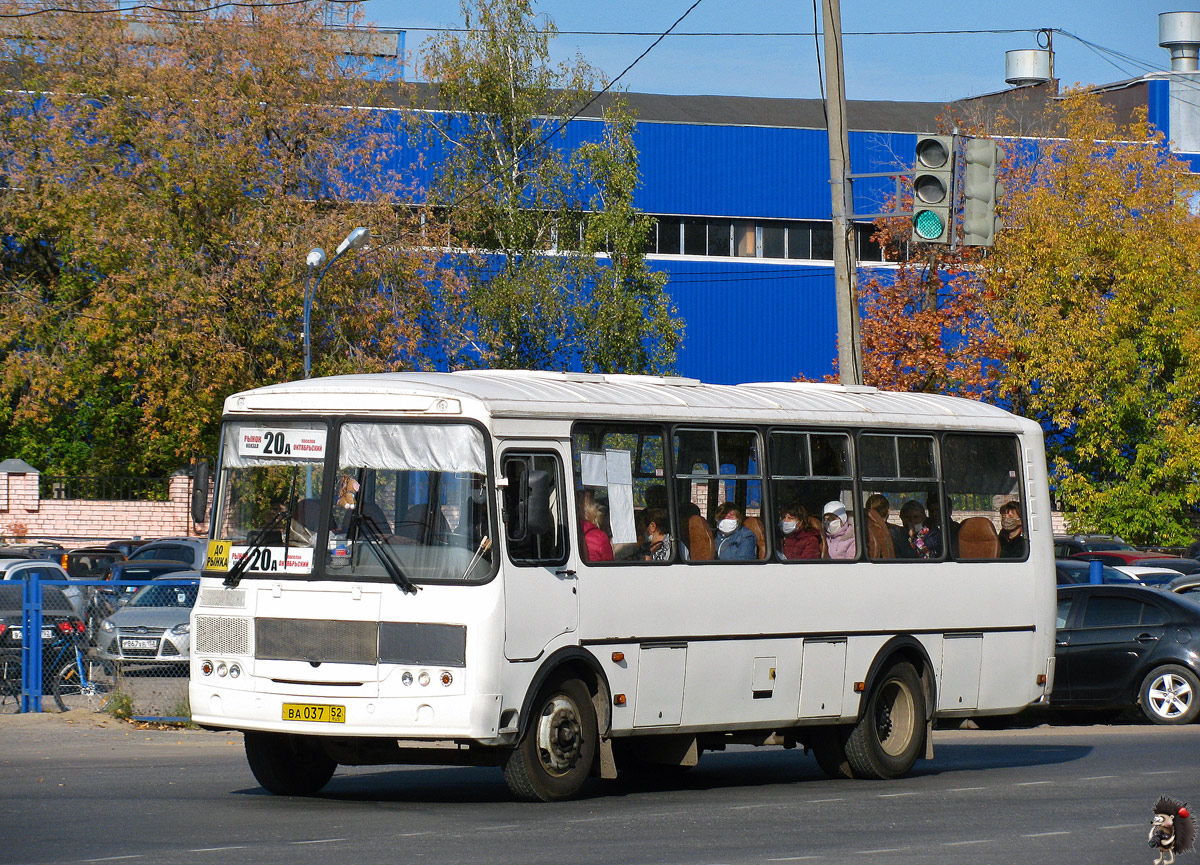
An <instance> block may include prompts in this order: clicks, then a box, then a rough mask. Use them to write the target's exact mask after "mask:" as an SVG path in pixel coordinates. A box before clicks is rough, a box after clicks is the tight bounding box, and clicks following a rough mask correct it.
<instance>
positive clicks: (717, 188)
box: [563, 13, 1200, 383]
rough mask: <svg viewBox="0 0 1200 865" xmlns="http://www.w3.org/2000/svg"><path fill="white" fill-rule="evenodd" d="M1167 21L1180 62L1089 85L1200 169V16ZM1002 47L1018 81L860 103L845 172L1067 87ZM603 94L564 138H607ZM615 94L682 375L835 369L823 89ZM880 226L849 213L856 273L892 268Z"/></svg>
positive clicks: (870, 201)
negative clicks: (634, 157)
mask: <svg viewBox="0 0 1200 865" xmlns="http://www.w3.org/2000/svg"><path fill="white" fill-rule="evenodd" d="M1171 16H1175V17H1171ZM1179 16H1182V17H1179ZM1164 19H1170V20H1169V21H1168V22H1167V23H1168V24H1170V25H1171V26H1175V25H1176V24H1182V25H1183V28H1184V31H1186V32H1184V34H1183V35H1182V36H1173V37H1171V38H1168V37H1167V36H1163V41H1162V43H1161V44H1162V45H1163V47H1167V48H1169V49H1171V51H1172V68H1171V70H1170V71H1168V72H1161V73H1154V74H1151V75H1147V76H1144V77H1141V78H1136V79H1132V80H1128V81H1122V82H1118V83H1115V84H1109V85H1104V86H1100V87H1096V88H1094V89H1095V91H1096V92H1097V93H1099V94H1100V95H1101V97H1102V98H1103V99H1104V100H1105V101H1106V102H1107V103H1108V104H1109V105H1110V107H1111V108H1112V109H1113V111H1114V114H1115V116H1116V119H1117V120H1118V121H1119V122H1128V121H1129V120H1130V119H1132V117H1133V116H1134V112H1135V110H1137V109H1139V108H1145V109H1146V111H1147V112H1148V117H1149V120H1150V122H1151V123H1152V124H1153V125H1154V126H1155V127H1157V128H1158V129H1160V130H1161V131H1162V132H1163V133H1164V135H1165V136H1166V138H1167V139H1168V140H1170V141H1171V147H1172V150H1174V151H1175V152H1176V153H1177V154H1179V155H1180V156H1182V157H1183V158H1185V159H1188V160H1189V161H1191V163H1192V165H1193V167H1194V168H1195V169H1196V170H1200V98H1198V97H1200V72H1197V71H1196V68H1197V54H1198V51H1200V13H1170V14H1169V15H1167V16H1163V18H1160V35H1162V34H1164V33H1166V32H1167V30H1168V29H1170V27H1168V28H1167V29H1164V26H1165V25H1164V24H1163V21H1164ZM1193 31H1194V32H1193ZM1009 54H1010V55H1022V56H1021V57H1017V58H1015V59H1016V60H1017V61H1018V65H1017V66H1016V67H1014V66H1013V64H1012V63H1011V62H1010V64H1009V73H1010V74H1009V75H1008V76H1007V80H1008V81H1009V83H1013V84H1015V85H1017V86H1014V87H1012V88H1011V89H1008V90H1003V91H999V92H997V93H993V94H988V95H985V96H980V97H974V98H971V99H966V100H962V101H960V102H955V103H952V104H951V105H949V106H947V105H944V104H942V103H931V102H854V101H851V102H850V103H849V105H848V123H849V127H850V129H851V132H850V133H849V151H850V152H849V157H850V158H849V164H850V170H851V172H852V173H854V174H868V173H875V172H895V173H903V172H905V171H907V170H908V169H909V168H910V167H911V164H912V160H913V150H914V146H915V143H916V135H917V133H921V132H936V131H938V129H939V121H940V120H941V119H942V118H949V117H969V118H971V119H972V120H974V121H976V122H982V123H983V124H984V125H985V126H986V125H987V122H988V120H989V118H992V117H995V116H997V115H999V114H1006V115H1008V116H1009V117H1014V116H1016V117H1018V118H1019V117H1022V116H1024V117H1034V116H1036V115H1038V114H1040V112H1041V110H1042V108H1043V107H1044V106H1045V103H1046V101H1047V100H1050V99H1055V98H1057V96H1058V85H1057V82H1056V81H1054V80H1052V79H1050V77H1049V75H1048V74H1046V73H1048V72H1049V70H1051V69H1052V68H1053V66H1052V59H1051V57H1050V54H1049V52H1046V51H1041V50H1038V51H1017V52H1009ZM1024 55H1036V56H1035V57H1034V58H1033V60H1034V63H1033V67H1034V68H1033V69H1032V70H1031V71H1032V73H1033V74H1032V75H1031V76H1030V77H1026V75H1025V72H1024V71H1023V70H1022V69H1021V67H1020V65H1019V64H1020V63H1023V62H1024V61H1025V60H1027V59H1028V58H1027V57H1025V56H1024ZM1013 59H1014V58H1012V57H1010V58H1009V60H1010V61H1012V60H1013ZM1039 65H1041V66H1044V69H1045V71H1044V72H1042V73H1039V72H1038V71H1037V68H1036V67H1038V66H1039ZM1014 68H1016V69H1017V72H1016V73H1015V74H1014V72H1013V69H1014ZM608 98H609V97H605V98H602V99H600V100H597V102H596V103H595V104H594V105H592V106H590V107H589V109H588V110H587V111H586V112H585V113H584V114H583V115H581V116H579V117H578V118H576V119H574V120H572V121H571V122H570V123H569V124H568V126H567V128H566V130H565V131H564V133H563V138H564V141H565V144H566V146H568V147H571V146H574V145H576V144H578V143H581V142H583V141H586V140H596V139H597V138H598V137H599V135H600V117H601V114H602V111H603V108H604V107H605V105H606V102H607V100H608ZM621 98H622V99H623V100H624V101H625V102H626V103H627V105H628V107H629V109H630V110H631V112H632V113H633V115H634V117H635V118H636V121H637V122H636V131H635V137H634V142H635V145H636V147H637V149H638V152H639V158H640V167H641V175H642V186H641V187H640V188H639V189H638V191H637V193H636V196H635V203H636V205H637V207H638V208H639V209H641V210H642V211H644V212H646V213H648V214H651V215H653V216H654V217H655V219H656V228H655V236H654V238H653V239H652V243H651V246H650V249H649V250H648V253H649V254H648V258H649V261H650V263H651V266H652V267H653V268H654V269H656V270H659V271H663V272H665V273H667V274H668V276H669V281H668V283H667V286H666V290H667V291H668V293H669V294H670V296H671V298H672V299H673V301H674V303H675V305H676V308H677V310H678V312H679V314H680V316H681V317H682V318H683V320H684V321H685V323H686V338H685V340H684V342H683V344H682V346H681V349H680V351H679V355H678V360H677V364H676V371H677V372H678V374H680V375H683V376H690V377H694V378H698V379H701V380H704V381H709V382H717V383H736V382H744V381H763V380H787V379H791V378H794V377H796V376H800V375H803V376H807V377H821V376H824V375H827V374H829V373H831V372H832V371H833V363H834V359H835V357H836V354H837V349H836V313H835V301H834V290H833V286H834V278H833V262H832V221H831V195H830V184H829V155H828V141H827V133H826V121H825V115H824V108H823V105H822V102H821V101H820V100H816V99H764V98H747V97H729V96H665V95H653V94H640V93H629V94H623V95H622V97H621ZM895 189H896V187H895V182H894V181H893V180H889V179H887V178H871V179H861V180H859V181H856V182H855V184H854V199H855V213H856V214H868V213H875V212H879V211H880V210H882V209H883V205H884V203H885V201H886V200H887V199H888V198H889V196H890V195H892V194H893V193H894V191H895ZM872 231H873V227H872V225H871V224H870V222H869V220H864V221H861V222H859V223H858V224H857V225H856V234H857V240H858V242H857V253H858V262H859V278H860V281H862V280H863V279H865V278H869V276H870V275H871V272H872V271H879V270H886V269H889V268H891V267H893V266H894V265H892V264H889V263H888V262H885V261H883V260H882V255H881V252H880V250H879V249H878V247H877V246H876V245H874V244H873V242H872V241H871V234H872Z"/></svg>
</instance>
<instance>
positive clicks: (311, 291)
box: [304, 227, 371, 378]
mask: <svg viewBox="0 0 1200 865" xmlns="http://www.w3.org/2000/svg"><path fill="white" fill-rule="evenodd" d="M370 239H371V232H370V231H369V230H368V229H366V228H361V227H360V228H356V229H354V230H353V231H352V232H350V233H349V234H347V235H346V239H345V240H343V241H342V242H341V243H339V244H338V248H337V251H336V252H335V253H334V254H333V258H331V259H329V261H328V262H326V260H325V258H326V256H325V250H323V249H321V247H319V246H318V247H316V248H315V249H313V250H311V251H310V252H309V253H308V258H306V259H305V264H307V265H308V281H307V283H306V284H305V286H304V377H305V378H309V377H310V376H311V373H312V334H311V330H312V304H313V295H315V294H316V293H317V289H318V288H320V287H321V280H322V279H324V278H325V274H326V273H327V272H328V271H329V268H331V267H333V264H334V262H336V261H337V260H338V259H339V258H341V257H342V256H343V255H344V254H346V253H347V252H349V251H350V250H352V249H358V248H360V247H361V246H363V244H365V243H366V242H367V241H368V240H370ZM318 269H319V270H320V273H318V274H317V279H316V282H315V283H314V282H313V273H314V272H315V271H317V270H318Z"/></svg>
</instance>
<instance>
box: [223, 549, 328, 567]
mask: <svg viewBox="0 0 1200 865" xmlns="http://www.w3.org/2000/svg"><path fill="white" fill-rule="evenodd" d="M247 553H249V554H250V561H249V562H247V563H246V571H247V572H249V573H255V574H308V573H312V566H313V549H312V547H288V548H287V550H286V555H285V550H284V548H283V547H234V548H233V549H231V550H230V551H229V563H230V565H234V564H237V563H238V562H240V561H241V560H242V559H243V558H245V556H246V554H247Z"/></svg>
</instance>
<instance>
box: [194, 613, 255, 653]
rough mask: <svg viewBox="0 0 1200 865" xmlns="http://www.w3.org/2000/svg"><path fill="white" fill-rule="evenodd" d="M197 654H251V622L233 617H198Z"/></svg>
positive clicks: (195, 636)
mask: <svg viewBox="0 0 1200 865" xmlns="http://www.w3.org/2000/svg"><path fill="white" fill-rule="evenodd" d="M192 636H193V638H194V639H195V641H196V646H195V649H194V651H195V653H196V654H201V655H248V654H250V620H249V619H238V618H234V617H232V616H196V633H195V634H193V635H192Z"/></svg>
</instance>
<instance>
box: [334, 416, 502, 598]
mask: <svg viewBox="0 0 1200 865" xmlns="http://www.w3.org/2000/svg"><path fill="white" fill-rule="evenodd" d="M337 459H338V464H337V466H338V468H337V483H336V486H335V492H334V495H333V497H332V505H331V512H330V517H329V526H330V532H331V536H330V545H329V557H328V567H329V570H330V575H331V576H332V575H334V574H337V575H345V576H354V577H363V576H373V577H378V576H383V575H386V573H387V570H388V568H387V566H388V563H389V562H390V563H391V564H393V565H395V566H398V568H399V570H400V571H401V572H402V573H403V574H404V575H405V576H406V577H407V578H410V579H414V580H452V581H478V580H482V579H486V578H487V577H489V576H490V575H491V572H492V552H491V547H492V544H491V528H490V516H489V514H488V506H487V483H486V481H487V463H486V457H485V449H484V440H483V433H481V432H480V431H479V430H478V429H476V428H475V427H472V426H469V425H467V424H413V423H357V422H356V423H345V424H343V425H342V427H341V429H340V431H339V434H338V458H337Z"/></svg>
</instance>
